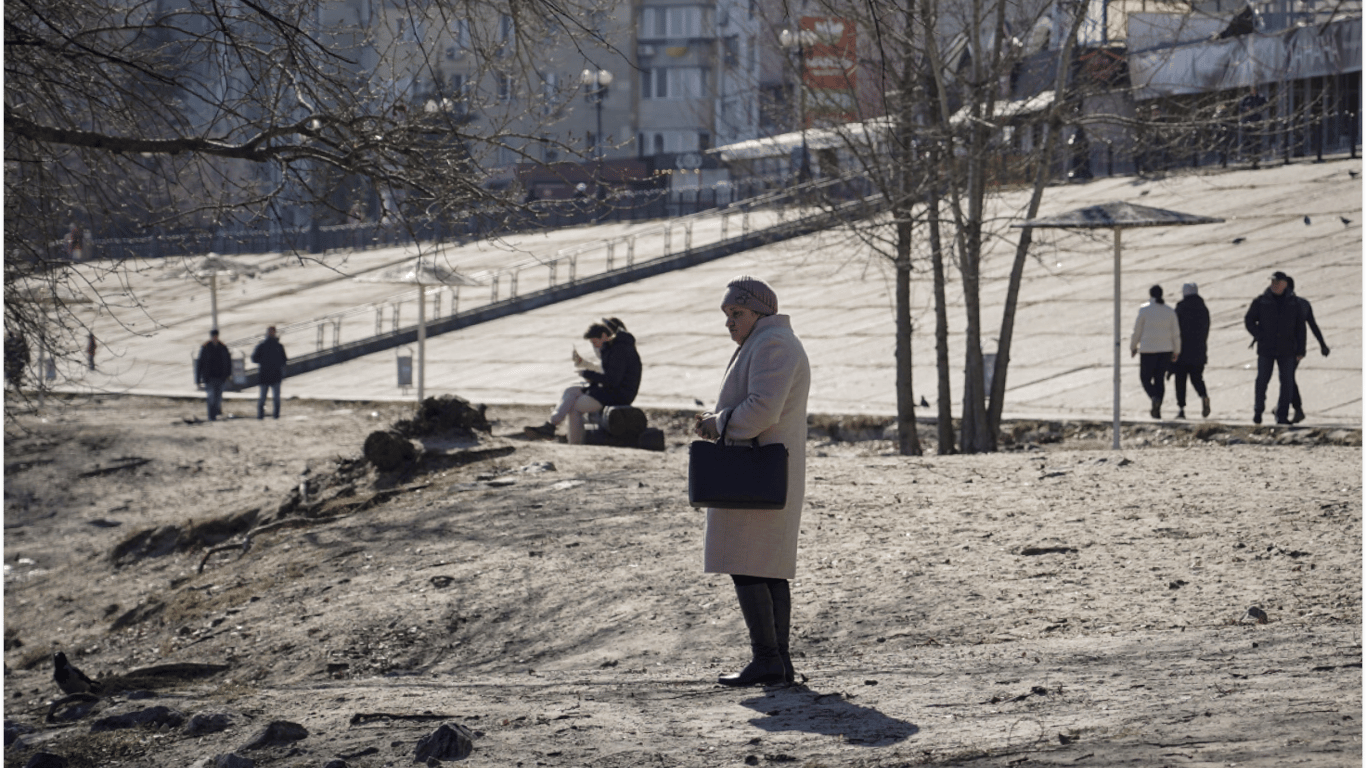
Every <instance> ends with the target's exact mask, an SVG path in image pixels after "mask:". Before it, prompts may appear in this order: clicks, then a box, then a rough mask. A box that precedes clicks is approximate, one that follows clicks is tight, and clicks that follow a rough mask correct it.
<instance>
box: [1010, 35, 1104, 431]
mask: <svg viewBox="0 0 1366 768" xmlns="http://www.w3.org/2000/svg"><path fill="white" fill-rule="evenodd" d="M1085 18H1086V14H1084V13H1078V14H1076V16H1075V18H1073V19H1072V26H1071V29H1069V30H1068V34H1067V38H1066V39H1065V40H1064V41H1063V48H1062V52H1061V53H1060V54H1059V58H1058V74H1057V80H1056V81H1055V82H1054V85H1053V94H1054V96H1053V104H1054V105H1055V106H1054V110H1053V115H1052V117H1051V118H1050V119H1049V121H1048V124H1047V125H1046V126H1045V128H1044V139H1043V148H1042V149H1041V150H1040V151H1039V154H1038V156H1037V157H1035V163H1036V164H1035V166H1034V189H1033V193H1032V194H1031V195H1030V198H1029V207H1028V208H1027V209H1026V212H1025V220H1026V221H1028V220H1029V219H1032V218H1034V217H1036V216H1038V215H1039V203H1040V201H1042V200H1043V193H1044V189H1045V188H1046V187H1047V186H1048V178H1049V170H1050V169H1051V168H1052V166H1053V163H1052V161H1053V150H1054V147H1055V146H1056V145H1057V140H1058V131H1059V128H1060V122H1061V121H1060V120H1059V118H1058V116H1057V115H1058V110H1060V109H1062V108H1063V107H1064V105H1065V104H1066V103H1067V101H1066V99H1065V94H1066V93H1067V90H1068V84H1067V77H1068V73H1069V72H1070V71H1071V69H1072V66H1071V65H1072V52H1073V51H1074V50H1075V48H1076V42H1077V32H1078V30H1080V29H1081V24H1082V22H1083V21H1084V20H1085ZM1033 240H1034V230H1033V229H1029V228H1026V229H1022V230H1020V240H1019V242H1018V243H1016V245H1015V261H1014V262H1013V263H1012V264H1011V267H1010V283H1009V285H1008V286H1007V288H1006V299H1005V306H1004V308H1003V309H1002V312H1001V337H1000V340H999V342H998V344H997V347H996V367H995V369H994V371H993V373H992V382H991V406H990V408H989V409H988V411H987V424H988V425H989V426H990V428H991V430H992V432H993V433H994V434H999V433H1000V431H1001V410H1002V408H1003V407H1004V405H1005V392H1006V371H1007V370H1008V369H1009V367H1010V344H1011V341H1012V340H1013V339H1014V337H1015V310H1016V307H1017V306H1018V305H1019V298H1020V282H1021V281H1022V280H1023V278H1024V266H1025V260H1026V259H1027V258H1028V256H1029V246H1030V244H1031V243H1032V242H1033Z"/></svg>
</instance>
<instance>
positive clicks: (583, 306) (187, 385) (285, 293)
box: [72, 158, 1362, 427]
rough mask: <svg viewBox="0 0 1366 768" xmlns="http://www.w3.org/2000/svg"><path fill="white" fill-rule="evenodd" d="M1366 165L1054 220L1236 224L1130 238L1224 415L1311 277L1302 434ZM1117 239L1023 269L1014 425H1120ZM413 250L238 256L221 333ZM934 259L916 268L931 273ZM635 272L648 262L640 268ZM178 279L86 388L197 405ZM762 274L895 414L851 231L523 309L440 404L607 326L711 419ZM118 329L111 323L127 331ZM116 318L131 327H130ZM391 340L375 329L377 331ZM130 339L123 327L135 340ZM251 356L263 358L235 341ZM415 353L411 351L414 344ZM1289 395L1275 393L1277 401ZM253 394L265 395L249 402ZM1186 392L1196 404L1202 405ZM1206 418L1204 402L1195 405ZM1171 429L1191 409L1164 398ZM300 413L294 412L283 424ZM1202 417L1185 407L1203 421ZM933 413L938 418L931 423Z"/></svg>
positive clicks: (387, 358) (1347, 284)
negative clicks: (1115, 364)
mask: <svg viewBox="0 0 1366 768" xmlns="http://www.w3.org/2000/svg"><path fill="white" fill-rule="evenodd" d="M1360 171H1361V160H1359V159H1349V158H1339V159H1333V160H1330V161H1328V162H1324V163H1312V162H1303V163H1298V164H1294V165H1289V166H1277V167H1271V168H1263V169H1261V170H1256V171H1252V170H1236V171H1227V172H1213V173H1211V172H1209V171H1208V169H1205V171H1204V172H1202V173H1199V174H1192V175H1179V176H1169V177H1165V178H1160V179H1136V178H1107V179H1099V180H1096V181H1093V182H1090V183H1087V184H1078V185H1062V186H1057V187H1054V188H1052V189H1050V190H1049V192H1048V193H1047V194H1046V196H1045V198H1044V203H1043V207H1042V209H1041V210H1040V215H1041V216H1047V215H1053V214H1057V213H1062V212H1065V211H1069V210H1072V209H1074V208H1080V207H1084V206H1087V205H1092V204H1096V203H1100V202H1108V201H1112V200H1125V201H1131V202H1136V203H1141V204H1143V205H1147V206H1153V207H1158V208H1168V209H1172V210H1177V211H1181V212H1185V213H1192V214H1200V215H1205V216H1214V217H1220V218H1223V219H1224V220H1225V221H1224V222H1223V223H1221V224H1212V225H1204V226H1193V227H1173V228H1153V229H1134V230H1128V231H1126V232H1125V235H1124V252H1123V257H1124V271H1123V275H1124V276H1123V281H1124V282H1123V295H1124V297H1125V310H1126V316H1125V318H1124V320H1123V328H1122V330H1123V333H1124V337H1125V344H1126V345H1127V337H1128V332H1129V329H1130V327H1131V325H1132V322H1133V315H1132V313H1134V312H1136V311H1137V309H1138V306H1139V305H1140V304H1142V303H1143V301H1145V300H1146V297H1147V291H1148V287H1149V286H1150V285H1152V284H1154V283H1156V284H1161V285H1163V287H1164V288H1165V289H1166V291H1167V295H1169V296H1179V294H1180V287H1181V285H1182V284H1183V283H1186V282H1195V283H1198V284H1199V285H1200V293H1201V295H1202V296H1203V297H1204V298H1205V301H1206V302H1207V304H1208V306H1209V309H1210V313H1211V333H1210V344H1209V346H1210V363H1209V367H1208V368H1207V370H1206V381H1207V383H1208V385H1209V387H1210V397H1211V400H1212V402H1213V407H1214V412H1213V414H1212V415H1211V419H1220V420H1229V421H1240V422H1247V421H1249V420H1250V419H1251V415H1252V413H1251V406H1252V382H1253V378H1254V376H1255V369H1256V356H1255V351H1254V350H1250V349H1249V348H1248V341H1249V336H1248V335H1247V333H1246V331H1245V330H1244V329H1243V327H1242V317H1243V313H1244V311H1245V310H1246V308H1247V305H1248V303H1249V302H1250V301H1251V300H1252V298H1253V297H1254V296H1256V295H1257V294H1259V293H1260V292H1261V291H1262V290H1264V289H1265V287H1266V285H1267V277H1268V276H1269V275H1270V273H1271V272H1272V271H1275V270H1278V269H1279V270H1283V271H1286V272H1288V273H1290V274H1291V275H1292V276H1294V277H1295V279H1296V283H1297V289H1298V292H1299V293H1300V295H1302V296H1304V297H1306V298H1308V299H1310V300H1311V301H1312V302H1313V304H1314V310H1315V315H1316V317H1317V319H1318V322H1319V324H1320V326H1321V327H1322V329H1323V332H1324V334H1325V336H1326V337H1327V340H1328V343H1329V344H1330V345H1331V347H1332V354H1331V356H1329V357H1327V358H1324V357H1321V356H1320V355H1319V354H1318V351H1317V347H1316V345H1314V344H1312V343H1311V346H1310V356H1309V357H1308V358H1307V359H1306V360H1305V361H1304V362H1303V363H1302V365H1301V367H1300V376H1299V380H1300V387H1301V390H1302V392H1303V394H1304V399H1305V408H1306V411H1307V412H1308V414H1309V420H1308V421H1307V422H1306V425H1309V426H1312V425H1316V424H1325V425H1347V426H1354V427H1359V426H1360V425H1361V393H1362V389H1361V327H1362V301H1361V297H1362V239H1361V218H1362V217H1361V212H1362V204H1361V202H1362V197H1361V193H1362V186H1361V181H1360V178H1359V174H1360ZM1026 200H1027V193H1025V192H1017V193H1011V194H1008V195H1006V196H1005V197H1004V198H1002V199H1001V200H999V201H997V202H996V204H994V205H993V208H992V210H991V212H990V213H991V216H990V218H989V226H990V228H991V236H990V238H989V242H990V247H989V251H988V255H987V258H986V261H985V263H984V265H983V278H984V280H983V287H982V311H983V323H984V331H983V334H982V336H983V339H984V347H985V348H984V351H985V352H988V353H990V352H993V351H994V348H993V347H994V337H995V336H996V334H997V329H998V328H999V326H1000V315H1001V307H1002V305H1003V302H1004V299H1005V288H1006V285H1005V280H1006V277H1007V275H1008V273H1009V269H1010V261H1011V259H1012V258H1013V250H1014V243H1015V241H1016V239H1017V238H1018V232H1019V231H1018V230H1014V229H1010V228H1009V226H1008V225H1009V224H1010V223H1012V222H1017V221H1020V220H1022V219H1023V205H1024V203H1025V202H1026ZM647 226H651V224H646V223H628V222H623V223H614V224H608V225H604V226H602V227H583V228H575V229H570V230H561V231H556V232H554V233H548V234H540V235H525V236H519V237H516V238H506V239H504V240H501V241H498V242H480V243H470V244H465V245H462V246H459V247H450V248H447V249H446V250H445V252H446V253H447V254H449V257H450V259H451V262H452V263H453V264H454V265H456V266H457V268H458V269H460V270H461V271H462V272H465V271H471V272H472V271H477V270H479V269H495V268H497V267H498V266H500V265H504V264H507V263H510V262H513V261H517V260H525V259H526V258H527V256H528V255H536V256H549V255H551V254H554V253H555V252H557V251H559V250H561V249H565V248H569V247H572V246H574V245H575V244H579V243H588V242H595V241H600V240H603V239H604V238H608V237H614V236H618V235H622V234H627V233H629V232H630V231H631V230H632V229H633V228H635V229H643V228H645V227H647ZM1110 238H1111V236H1110V233H1109V231H1108V230H1101V231H1099V232H1072V231H1064V230H1041V231H1038V232H1037V233H1036V245H1035V246H1034V248H1033V249H1032V251H1031V258H1030V260H1029V262H1028V264H1027V265H1026V268H1025V273H1024V280H1023V285H1022V290H1021V293H1020V303H1019V307H1018V310H1017V313H1016V332H1015V343H1014V346H1013V348H1012V350H1011V365H1010V373H1009V378H1008V381H1007V389H1006V398H1007V400H1006V403H1005V406H1004V412H1005V415H1006V417H1007V418H1050V419H1096V420H1101V421H1106V420H1108V419H1109V417H1110V414H1111V397H1112V385H1111V377H1112V332H1113V331H1112V290H1113V274H1112V266H1113V253H1112V248H1111V239H1110ZM412 255H413V254H412V253H411V252H409V251H404V250H402V249H388V250H382V251H368V252H355V253H335V254H328V255H327V257H326V258H325V259H323V260H319V261H313V260H311V259H309V258H307V257H299V256H291V255H280V254H274V255H265V256H260V257H254V258H253V257H245V256H244V257H240V259H241V260H243V261H252V262H253V263H254V264H255V265H256V266H257V267H258V270H259V271H258V273H257V276H256V277H254V278H246V277H243V278H239V279H237V280H235V281H232V282H220V286H219V307H220V309H219V315H220V324H221V325H223V326H224V331H223V334H224V337H225V338H228V339H233V338H240V337H243V336H247V335H250V334H253V333H259V332H260V331H262V330H264V328H265V327H266V326H267V325H271V324H275V325H278V326H282V327H283V326H287V325H289V324H290V323H293V322H298V321H302V320H307V319H309V318H316V317H321V316H323V315H326V314H328V313H329V312H334V311H339V310H342V309H345V308H347V307H354V306H357V305H360V304H365V303H367V302H375V301H377V300H380V299H383V298H384V297H385V296H389V295H392V294H394V293H395V292H396V291H395V289H394V287H393V286H383V285H378V286H377V285H375V284H367V283H360V282H356V281H354V280H351V279H350V277H351V276H352V275H354V274H356V273H358V272H362V271H366V270H373V269H378V268H380V267H382V266H384V265H387V264H392V263H395V262H397V261H400V260H402V259H404V258H411V256H412ZM920 255H923V254H918V258H919V256H920ZM636 257H637V258H641V257H642V254H641V253H637V254H636ZM164 271H165V270H164V269H163V266H162V265H153V266H146V267H145V268H144V269H143V270H141V271H140V272H139V274H137V275H135V276H134V277H133V278H132V279H130V280H129V283H130V285H132V286H133V287H134V288H135V289H136V291H137V296H138V299H139V300H140V306H136V307H135V306H132V305H127V306H124V305H118V304H115V305H114V306H111V307H109V308H107V309H106V310H104V311H102V312H100V313H99V314H98V315H96V314H95V312H96V311H95V309H93V308H92V309H91V313H90V314H91V315H92V317H93V322H94V324H95V331H96V335H97V336H100V338H101V341H102V343H103V344H104V345H105V346H104V348H103V349H102V354H101V360H100V363H101V365H100V371H99V372H97V373H95V374H82V373H80V372H79V371H73V372H72V373H73V375H75V376H79V377H82V378H78V379H76V382H75V385H76V387H77V388H79V389H83V390H95V391H98V390H114V391H133V392H145V393H150V394H159V395H184V396H194V395H195V394H196V393H195V390H194V386H193V374H192V369H191V366H190V361H191V358H192V355H193V354H194V352H195V350H196V349H197V347H198V345H199V344H200V343H201V342H202V341H203V339H204V338H205V337H206V336H207V331H208V327H207V323H208V320H207V317H208V305H209V300H208V291H207V288H204V287H201V286H198V285H196V284H194V283H193V282H189V281H185V280H158V277H159V275H161V274H163V273H164ZM743 273H747V274H752V275H756V276H759V277H762V278H764V279H765V280H768V281H769V282H770V283H771V284H772V285H773V286H774V288H775V289H776V291H777V293H778V296H779V299H780V301H781V303H782V311H783V312H785V313H788V314H790V315H791V316H792V322H793V327H794V329H795V330H796V331H797V333H798V334H799V335H801V336H802V338H803V339H804V341H805V343H806V347H807V351H808V354H809V356H810V358H811V361H812V390H811V409H812V410H813V411H815V412H824V413H848V414H860V413H862V414H874V415H890V414H893V413H895V410H896V400H895V370H894V357H893V349H894V336H893V330H894V329H893V315H892V304H893V288H894V275H893V271H892V269H891V263H890V262H889V261H888V259H887V258H886V257H884V256H880V255H876V254H873V253H871V252H870V249H869V247H868V246H867V245H866V243H865V242H864V241H863V240H861V239H860V238H859V237H857V236H856V235H855V233H853V232H852V231H850V230H848V229H844V228H835V229H832V230H828V231H825V232H821V233H818V234H814V235H809V236H806V237H802V238H798V239H795V240H790V241H787V242H783V243H776V244H772V245H768V246H765V247H762V248H757V249H754V250H752V251H747V252H744V253H741V254H737V255H734V256H729V257H726V258H723V259H720V260H717V261H714V262H710V263H707V264H702V265H698V266H695V267H691V268H688V269H684V270H680V271H677V272H671V273H668V274H662V275H658V276H655V277H651V278H648V279H646V280H642V281H639V282H635V283H631V284H627V285H621V286H617V287H614V288H610V289H608V290H605V291H602V292H600V293H596V294H593V295H590V296H583V297H579V298H575V299H571V300H568V301H564V302H560V303H557V304H553V305H550V306H544V307H540V308H538V309H534V310H531V311H528V312H525V313H522V314H519V315H516V316H512V317H505V318H501V319H497V320H493V321H490V322H487V323H483V324H480V325H477V326H473V327H469V328H464V329H462V330H459V331H455V332H452V333H449V334H445V335H442V336H438V337H435V338H432V339H429V340H428V342H427V354H426V358H427V368H426V376H425V382H426V390H427V394H428V395H429V396H431V395H439V394H445V393H450V394H458V395H461V396H463V397H466V398H468V399H470V400H473V401H475V402H486V403H523V404H545V405H547V406H549V405H550V404H551V403H552V402H553V400H554V399H555V397H556V395H557V393H558V392H560V391H562V390H563V388H564V387H566V386H568V385H569V384H571V383H573V381H575V380H576V376H575V374H574V371H573V368H572V365H571V363H570V353H571V350H572V348H573V347H574V346H575V345H577V346H578V347H579V349H580V351H583V350H585V349H586V348H587V344H586V342H584V341H583V340H582V338H581V337H582V334H583V331H584V330H585V329H586V328H587V326H588V325H589V324H590V323H591V322H593V321H594V320H596V319H598V318H600V317H602V316H608V315H610V316H616V317H620V318H622V319H623V320H625V321H626V323H627V325H628V326H629V328H630V330H631V331H632V332H633V333H634V334H635V335H636V336H637V338H638V340H639V348H640V352H641V356H642V358H643V360H644V364H645V373H644V379H643V381H642V385H641V395H640V398H639V400H638V404H640V405H644V406H649V407H668V408H695V407H698V405H697V404H698V403H699V402H701V403H705V404H710V401H711V400H712V398H714V396H715V392H716V389H717V386H718V384H719V381H720V377H721V373H722V371H723V369H724V367H725V365H726V362H727V360H728V359H729V357H730V354H731V351H732V349H733V346H732V345H731V343H730V341H729V340H728V338H727V336H726V333H725V331H724V328H723V327H722V316H721V312H720V309H719V302H720V298H721V295H722V293H723V289H724V285H725V283H726V281H727V280H728V279H729V278H730V277H732V276H734V275H737V274H743ZM950 276H951V278H950V279H951V283H950V285H949V286H948V293H949V296H948V300H949V303H950V307H949V324H950V335H949V350H950V369H951V370H952V375H951V382H952V387H953V391H954V392H953V396H954V398H955V403H954V412H955V413H958V412H959V410H960V409H959V405H958V403H957V398H958V397H959V396H961V392H962V373H961V372H962V368H963V339H964V336H963V329H964V322H965V321H964V309H963V303H962V289H961V284H960V283H959V282H958V278H957V272H956V271H955V270H951V271H950ZM93 282H94V283H95V285H96V286H97V287H99V288H101V289H102V291H110V292H112V293H113V294H114V295H117V294H118V291H119V290H121V289H120V288H119V287H118V286H119V283H118V282H117V281H116V279H115V278H114V277H113V276H112V275H110V276H105V277H103V278H97V279H94V280H93ZM912 303H913V307H914V308H913V321H914V323H915V327H914V335H913V338H914V359H913V361H912V372H913V378H914V390H915V394H916V399H917V400H919V399H920V397H922V396H923V397H925V398H926V399H927V400H928V401H929V402H931V403H933V402H934V401H935V398H936V386H935V381H936V373H935V367H934V363H935V351H934V311H933V294H932V285H931V283H930V277H929V269H928V265H927V264H922V263H920V262H918V263H917V272H916V277H915V280H914V284H913V287H912ZM111 316H112V317H113V318H114V319H111ZM115 320H117V322H115ZM371 322H375V323H376V325H378V322H379V321H378V320H372V321H371ZM124 326H126V330H125V328H124ZM308 336H309V334H307V333H305V334H298V333H293V334H289V335H286V336H285V337H283V338H282V341H283V343H284V344H285V346H286V348H287V349H289V350H290V352H291V354H296V355H297V354H302V353H303V352H307V351H311V350H313V349H315V348H316V347H317V345H318V343H319V340H318V338H316V335H315V337H314V338H309V337H308ZM234 352H235V353H237V354H247V355H249V354H250V349H245V348H239V349H235V350H234ZM409 352H410V350H409ZM400 353H405V354H406V353H407V352H405V351H404V350H389V351H385V352H379V353H376V354H372V355H368V356H366V357H361V358H358V359H355V360H351V361H349V362H347V363H344V364H342V365H338V366H332V367H329V368H325V369H322V370H317V371H313V372H310V373H306V374H303V375H300V376H296V377H291V378H289V379H287V380H286V381H285V383H284V394H285V396H286V397H290V396H298V397H313V398H324V399H337V400H348V399H355V400H401V399H405V398H409V399H410V398H413V397H414V396H415V392H414V390H412V389H408V390H407V391H406V392H404V391H403V390H401V389H400V388H399V387H398V386H397V373H396V371H397V362H396V357H397V355H398V354H400ZM1124 366H1125V367H1124V372H1123V392H1122V397H1123V403H1124V410H1123V416H1124V418H1125V419H1132V420H1145V419H1147V418H1148V416H1147V409H1148V401H1147V398H1146V397H1145V396H1144V394H1143V391H1142V388H1141V386H1140V384H1139V380H1138V372H1137V362H1136V360H1133V359H1130V358H1129V357H1128V356H1127V355H1125V357H1124ZM1274 389H1275V384H1274V383H1273V384H1272V390H1273V397H1274ZM250 396H252V397H254V396H255V395H254V392H253V393H250ZM1190 397H1191V399H1192V400H1195V398H1194V395H1193V393H1192V394H1191V396H1190ZM1195 402H1197V403H1198V400H1195ZM1168 403H1169V405H1168V407H1167V408H1166V410H1165V412H1164V415H1167V416H1168V417H1170V416H1172V415H1174V414H1175V408H1174V405H1173V404H1172V403H1174V398H1173V397H1172V396H1171V395H1169V396H1168ZM287 408H288V405H287V404H286V409H287ZM1188 410H1189V409H1188ZM923 415H926V416H933V415H934V409H933V408H931V409H927V412H923Z"/></svg>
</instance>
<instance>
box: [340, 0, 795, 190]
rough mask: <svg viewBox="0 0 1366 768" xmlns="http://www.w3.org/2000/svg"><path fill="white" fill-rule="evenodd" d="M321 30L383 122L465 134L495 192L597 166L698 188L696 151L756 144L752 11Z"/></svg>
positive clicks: (719, 0)
mask: <svg viewBox="0 0 1366 768" xmlns="http://www.w3.org/2000/svg"><path fill="white" fill-rule="evenodd" d="M319 23H320V26H321V27H322V32H323V34H325V35H328V36H330V40H331V41H332V42H335V43H337V44H338V45H339V46H340V47H342V48H344V49H346V50H348V51H349V54H348V55H349V57H350V58H351V60H352V61H354V62H356V65H357V69H358V70H360V72H358V74H363V75H367V76H368V77H369V83H368V87H369V88H370V90H371V93H372V97H373V98H374V99H375V100H376V101H377V102H378V103H379V104H381V105H384V108H387V109H393V110H404V109H423V110H429V111H431V110H441V111H449V112H452V113H454V114H456V115H458V116H459V117H461V118H462V119H463V120H465V121H467V122H468V126H469V130H470V133H472V134H475V135H478V136H480V137H481V141H480V142H479V143H480V144H481V145H482V146H479V147H474V148H472V151H473V152H474V154H475V155H476V156H477V157H479V158H480V162H481V163H482V164H483V167H484V168H485V170H486V171H487V173H488V174H489V176H490V178H491V179H497V178H500V177H504V178H505V177H506V176H507V174H508V173H509V172H510V169H512V168H513V167H515V166H516V165H518V164H523V163H538V164H555V163H577V164H584V163H593V162H596V161H601V163H603V164H605V165H611V164H620V163H623V162H626V161H634V165H635V167H638V168H643V169H645V170H646V171H647V172H650V173H658V172H665V173H670V174H678V175H680V176H682V175H686V174H688V173H691V174H694V175H697V176H699V177H700V174H698V172H699V171H700V170H701V166H702V164H703V157H704V155H703V154H702V152H703V151H705V150H706V149H709V148H711V147H713V146H716V145H718V144H725V143H732V142H735V141H740V140H744V139H748V138H754V137H755V136H757V135H758V134H759V130H760V127H759V126H760V122H761V115H760V108H759V102H758V99H757V98H756V94H757V93H758V90H759V83H760V80H761V75H760V68H761V62H762V60H763V56H762V55H761V49H762V47H763V45H764V44H765V42H764V38H765V35H764V31H763V26H762V23H761V18H760V14H759V9H758V7H757V4H756V2H754V1H753V0H695V1H693V2H687V1H684V2H678V1H677V0H674V1H672V2H668V1H666V0H633V2H629V3H621V4H614V3H602V4H600V5H598V6H596V7H593V8H592V9H588V11H587V13H585V14H582V15H576V16H575V17H574V18H563V19H554V18H534V19H527V18H516V17H514V16H512V15H511V14H510V13H507V12H500V11H499V10H498V8H497V7H496V4H490V6H489V8H488V13H486V14H484V15H483V16H455V15H451V12H450V10H449V9H440V8H433V7H431V6H429V5H419V4H412V3H406V2H393V1H392V0H336V2H332V3H329V4H328V5H327V6H325V7H324V9H323V10H322V11H321V13H320V19H319ZM770 79H772V76H771V75H770Z"/></svg>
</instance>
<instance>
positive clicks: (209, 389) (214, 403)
mask: <svg viewBox="0 0 1366 768" xmlns="http://www.w3.org/2000/svg"><path fill="white" fill-rule="evenodd" d="M231 376H232V353H230V352H228V345H226V344H224V343H223V342H221V341H219V340H218V329H217V328H215V329H213V330H212V331H209V340H208V341H206V342H204V345H203V346H201V347H200V348H199V358H198V359H197V360H196V361H195V366H194V383H195V386H197V387H203V388H204V395H205V398H206V399H207V400H208V405H209V421H214V420H216V419H217V418H218V414H220V413H222V412H223V386H224V385H225V384H227V383H228V379H229V378H230V377H231Z"/></svg>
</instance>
